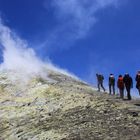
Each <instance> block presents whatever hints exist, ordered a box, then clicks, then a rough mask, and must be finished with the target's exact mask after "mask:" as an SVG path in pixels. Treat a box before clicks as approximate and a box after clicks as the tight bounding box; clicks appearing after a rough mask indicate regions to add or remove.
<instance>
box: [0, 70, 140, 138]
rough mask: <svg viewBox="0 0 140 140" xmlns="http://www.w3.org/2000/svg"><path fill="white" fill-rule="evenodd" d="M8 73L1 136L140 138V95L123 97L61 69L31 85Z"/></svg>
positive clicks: (0, 99)
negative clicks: (23, 84) (71, 75)
mask: <svg viewBox="0 0 140 140" xmlns="http://www.w3.org/2000/svg"><path fill="white" fill-rule="evenodd" d="M10 74H11V73H10ZM8 77H9V73H8V72H1V73H0V140H140V101H139V100H133V101H122V100H121V99H119V98H118V97H117V96H109V95H108V94H105V93H101V92H97V91H96V89H94V88H92V87H90V86H89V85H87V84H85V83H83V82H81V81H79V80H76V79H74V78H72V77H70V76H67V75H64V74H62V73H60V72H55V71H48V77H49V78H48V79H47V80H44V79H42V78H40V77H36V78H33V79H31V80H30V81H29V82H28V83H27V84H26V86H21V85H20V84H19V81H17V82H15V83H13V82H12V81H11V80H10V79H9V78H8Z"/></svg>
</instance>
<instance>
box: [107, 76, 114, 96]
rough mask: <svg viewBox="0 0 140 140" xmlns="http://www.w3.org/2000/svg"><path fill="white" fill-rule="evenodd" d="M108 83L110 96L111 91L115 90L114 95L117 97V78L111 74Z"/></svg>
mask: <svg viewBox="0 0 140 140" xmlns="http://www.w3.org/2000/svg"><path fill="white" fill-rule="evenodd" d="M108 83H109V94H110V95H111V91H112V89H113V95H115V77H114V75H113V74H110V76H109V81H108Z"/></svg>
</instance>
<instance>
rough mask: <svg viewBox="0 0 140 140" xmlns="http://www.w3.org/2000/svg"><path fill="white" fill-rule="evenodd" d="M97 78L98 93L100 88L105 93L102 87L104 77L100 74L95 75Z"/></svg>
mask: <svg viewBox="0 0 140 140" xmlns="http://www.w3.org/2000/svg"><path fill="white" fill-rule="evenodd" d="M96 77H97V87H98V91H100V87H101V88H102V89H103V91H104V92H105V88H104V86H103V80H104V76H103V75H102V74H98V73H97V74H96Z"/></svg>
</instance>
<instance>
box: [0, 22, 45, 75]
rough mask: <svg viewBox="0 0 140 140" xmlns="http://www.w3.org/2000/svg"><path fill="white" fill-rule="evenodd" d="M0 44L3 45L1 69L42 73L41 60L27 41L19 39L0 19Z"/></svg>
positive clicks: (35, 73)
mask: <svg viewBox="0 0 140 140" xmlns="http://www.w3.org/2000/svg"><path fill="white" fill-rule="evenodd" d="M0 44H1V46H2V47H3V60H4V62H3V63H2V64H1V70H4V69H5V70H10V71H16V72H17V73H18V72H20V73H24V76H25V75H28V76H32V75H39V74H43V67H44V64H43V62H42V61H41V60H40V59H39V58H37V56H36V54H35V52H34V50H33V49H31V48H28V44H27V42H25V41H23V40H21V39H20V38H19V37H18V36H17V35H16V34H15V33H13V32H12V31H11V30H10V29H9V28H8V27H6V26H5V25H4V24H2V21H0Z"/></svg>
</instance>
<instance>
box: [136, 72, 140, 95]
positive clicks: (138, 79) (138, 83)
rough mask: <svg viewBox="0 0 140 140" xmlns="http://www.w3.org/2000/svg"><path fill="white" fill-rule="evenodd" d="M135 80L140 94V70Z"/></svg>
mask: <svg viewBox="0 0 140 140" xmlns="http://www.w3.org/2000/svg"><path fill="white" fill-rule="evenodd" d="M135 80H136V88H137V89H138V92H139V95H140V71H138V73H137V75H136V78H135Z"/></svg>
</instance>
